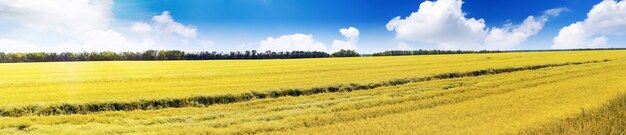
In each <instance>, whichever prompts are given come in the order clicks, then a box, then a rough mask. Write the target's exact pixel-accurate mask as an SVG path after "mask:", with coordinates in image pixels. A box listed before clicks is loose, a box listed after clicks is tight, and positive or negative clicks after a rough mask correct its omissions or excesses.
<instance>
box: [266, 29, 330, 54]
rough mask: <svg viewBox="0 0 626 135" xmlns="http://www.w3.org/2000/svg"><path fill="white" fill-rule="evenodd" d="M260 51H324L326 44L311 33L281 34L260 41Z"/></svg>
mask: <svg viewBox="0 0 626 135" xmlns="http://www.w3.org/2000/svg"><path fill="white" fill-rule="evenodd" d="M259 50H261V51H267V50H271V51H326V46H325V45H324V44H323V43H322V42H319V41H316V40H315V39H313V35H312V34H308V35H305V34H300V33H296V34H292V35H283V36H280V37H278V38H274V37H268V38H267V39H265V40H263V41H261V42H260V47H259Z"/></svg>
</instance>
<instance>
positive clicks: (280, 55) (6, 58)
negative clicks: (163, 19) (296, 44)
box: [0, 50, 331, 63]
mask: <svg viewBox="0 0 626 135" xmlns="http://www.w3.org/2000/svg"><path fill="white" fill-rule="evenodd" d="M324 57H331V56H330V54H328V53H326V52H321V51H285V52H273V51H265V52H258V51H256V50H251V51H236V52H229V53H223V52H215V51H212V52H209V51H203V52H184V51H179V50H146V51H143V52H113V51H102V52H61V53H57V52H29V53H20V52H11V53H4V52H0V62H1V63H12V62H57V61H133V60H225V59H293V58H324Z"/></svg>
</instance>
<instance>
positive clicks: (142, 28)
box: [130, 22, 154, 34]
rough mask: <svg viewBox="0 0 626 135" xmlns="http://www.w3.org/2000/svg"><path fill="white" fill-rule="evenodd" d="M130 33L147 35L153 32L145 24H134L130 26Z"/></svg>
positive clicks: (150, 27)
mask: <svg viewBox="0 0 626 135" xmlns="http://www.w3.org/2000/svg"><path fill="white" fill-rule="evenodd" d="M130 31H132V32H135V33H140V34H148V33H151V32H153V31H154V30H152V26H151V25H150V24H148V23H146V22H135V23H134V24H133V25H132V26H130Z"/></svg>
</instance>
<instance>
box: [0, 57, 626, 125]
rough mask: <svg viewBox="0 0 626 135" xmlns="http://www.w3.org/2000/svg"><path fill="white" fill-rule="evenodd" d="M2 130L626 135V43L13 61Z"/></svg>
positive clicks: (3, 86)
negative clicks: (376, 53) (480, 50)
mask: <svg viewBox="0 0 626 135" xmlns="http://www.w3.org/2000/svg"><path fill="white" fill-rule="evenodd" d="M0 134H626V51H622V50H599V51H557V52H515V53H513V52H511V53H490V54H455V55H423V56H389V57H355V58H315V59H281V60H204V61H184V60H183V61H105V62H41V63H3V64H0Z"/></svg>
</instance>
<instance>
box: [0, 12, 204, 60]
mask: <svg viewBox="0 0 626 135" xmlns="http://www.w3.org/2000/svg"><path fill="white" fill-rule="evenodd" d="M113 4H114V3H113V0H55V1H40V0H0V16H1V17H0V23H1V24H3V26H5V27H4V28H3V31H4V33H0V51H10V52H35V51H46V52H51V51H52V52H64V51H74V52H76V51H143V50H146V49H180V48H183V47H187V48H189V47H190V46H193V47H195V48H207V47H208V46H212V45H213V44H215V43H213V42H212V41H210V40H200V39H196V37H197V35H198V32H197V28H196V27H195V26H192V25H183V24H181V23H179V22H176V21H174V19H173V18H172V16H171V15H170V12H168V11H164V12H162V13H161V14H160V15H155V16H153V17H152V19H151V21H150V22H144V21H138V22H136V23H133V24H127V25H128V26H129V27H128V30H129V31H128V32H123V31H122V32H120V31H119V30H120V29H119V28H111V27H110V23H111V22H112V21H113V20H114V18H113V17H114V16H113V12H112V7H113ZM122 25H124V24H122ZM121 30H125V28H122V29H121ZM175 45H184V46H175Z"/></svg>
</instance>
